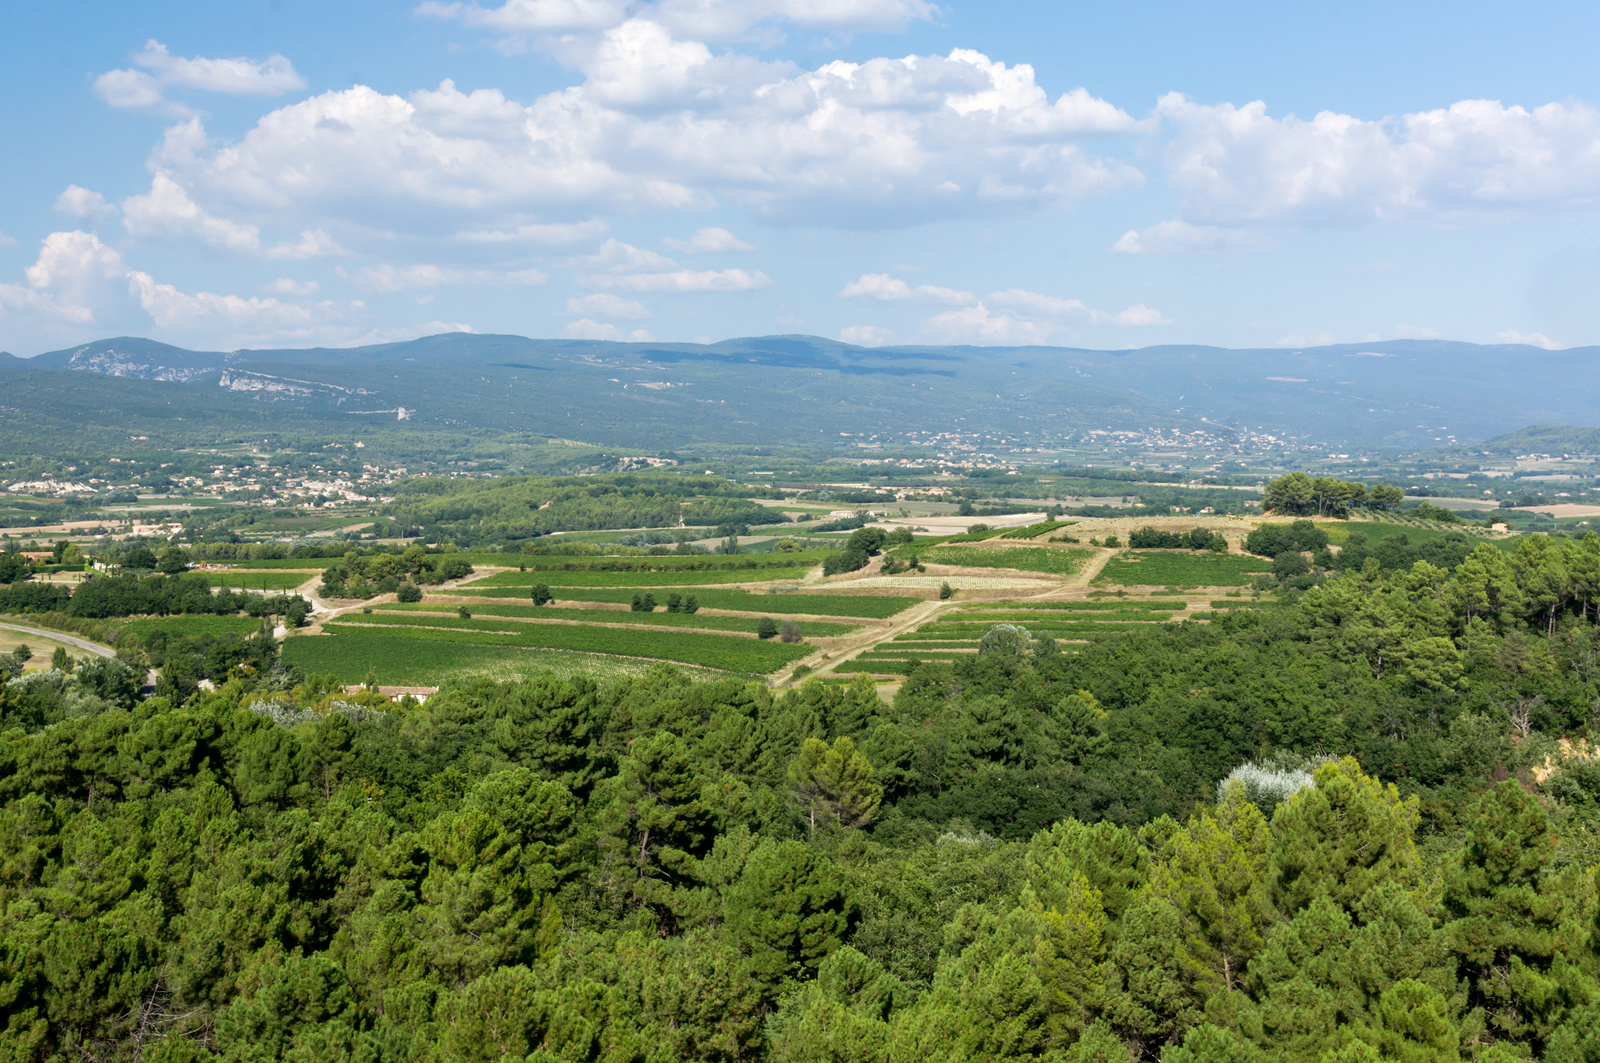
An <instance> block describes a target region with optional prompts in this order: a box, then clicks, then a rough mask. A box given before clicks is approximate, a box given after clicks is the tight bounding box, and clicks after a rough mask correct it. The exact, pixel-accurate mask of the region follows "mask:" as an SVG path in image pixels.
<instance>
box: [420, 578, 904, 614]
mask: <svg viewBox="0 0 1600 1063" xmlns="http://www.w3.org/2000/svg"><path fill="white" fill-rule="evenodd" d="M546 582H547V583H548V581H546ZM481 586H482V585H481V584H478V583H472V584H468V585H466V586H463V587H457V588H455V589H453V590H451V591H448V592H446V593H448V594H450V595H452V596H456V597H463V598H483V599H486V600H489V599H502V600H503V599H508V598H518V599H522V600H527V598H528V596H529V588H530V587H531V586H532V585H531V584H530V585H529V586H528V587H515V588H512V587H489V588H485V589H482V590H480V589H479V588H480V587H481ZM690 590H691V592H692V593H693V594H694V596H695V600H696V601H698V602H699V603H700V607H701V608H702V609H729V610H736V611H738V612H743V613H771V614H773V615H775V616H776V615H780V614H791V613H797V614H802V615H803V614H809V615H811V616H852V617H862V618H864V619H868V620H884V619H887V618H889V617H891V616H893V615H895V614H896V613H898V612H900V611H902V610H904V609H906V608H909V607H910V606H913V605H915V604H916V603H917V602H918V601H920V600H921V599H919V598H892V597H888V596H884V597H877V596H872V595H864V594H795V593H790V592H782V593H778V594H763V593H760V592H758V591H746V590H740V589H738V588H732V589H728V588H715V587H713V588H709V589H705V590H702V589H700V588H690ZM657 597H658V598H659V597H660V596H659V595H658V596H657ZM556 598H557V600H558V601H560V602H569V601H573V602H620V603H623V604H626V603H628V602H629V601H631V600H632V598H633V591H632V590H629V589H614V590H613V589H606V588H562V590H561V593H560V594H558V595H557V596H556Z"/></svg>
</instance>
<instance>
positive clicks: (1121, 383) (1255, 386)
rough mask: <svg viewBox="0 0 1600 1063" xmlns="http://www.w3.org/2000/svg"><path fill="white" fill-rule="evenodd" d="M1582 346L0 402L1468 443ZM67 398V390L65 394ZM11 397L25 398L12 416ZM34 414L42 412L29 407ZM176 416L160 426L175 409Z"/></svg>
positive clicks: (126, 371)
mask: <svg viewBox="0 0 1600 1063" xmlns="http://www.w3.org/2000/svg"><path fill="white" fill-rule="evenodd" d="M1597 365H1600V348H1596V347H1584V348H1576V349H1572V350H1565V351H1545V350H1541V349H1539V348H1535V347H1527V346H1518V345H1501V346H1479V345H1476V344H1469V343H1454V342H1449V341H1442V340H1437V341H1436V340H1391V341H1384V342H1373V343H1362V344H1342V345H1337V346H1327V347H1311V348H1303V349H1298V350H1294V349H1291V350H1283V349H1245V350H1229V349H1225V348H1219V347H1199V346H1163V347H1146V348H1143V349H1139V350H1126V351H1092V350H1077V349H1072V348H1060V347H931V346H929V347H875V348H867V347H856V346H853V345H851V344H847V343H840V342H837V341H833V340H826V339H819V338H817V337H814V336H764V337H755V338H749V339H736V340H727V341H724V342H722V343H714V344H704V345H702V344H688V343H607V342H599V341H591V340H535V339H526V338H524V337H520V336H494V335H488V336H485V335H476V334H467V333H447V334H444V335H439V336H429V337H425V338H423V339H418V340H412V341H409V342H405V343H387V344H379V345H375V346H369V347H356V348H347V349H330V348H309V349H293V350H240V351H229V352H221V351H189V350H184V349H182V348H178V347H172V346H169V345H167V344H163V343H157V342H155V341H153V340H147V339H140V338H135V337H119V338H115V339H108V340H101V341H97V342H95V343H88V344H83V345H82V346H79V347H73V348H71V349H68V350H62V351H53V352H51V353H49V354H42V355H39V356H38V357H36V358H30V359H18V358H13V357H11V356H0V373H3V374H4V376H3V377H0V382H6V383H5V388H6V394H7V395H9V396H10V398H9V399H7V398H0V407H3V408H4V409H5V412H6V413H7V414H8V416H9V415H11V414H13V413H20V414H25V415H29V416H34V417H45V418H51V419H53V420H54V421H55V422H56V423H58V424H63V425H64V424H66V423H70V422H71V420H72V419H73V418H79V419H84V420H85V421H87V423H89V424H91V425H92V424H95V423H96V422H97V419H98V420H104V419H106V418H114V419H116V420H117V430H119V431H120V430H121V426H122V424H123V423H124V421H123V419H124V418H128V417H132V418H135V419H144V420H147V421H148V420H154V421H161V420H164V419H175V418H178V417H184V418H186V419H188V420H189V421H191V422H193V421H198V422H205V423H221V422H227V423H232V421H234V420H238V421H239V424H240V429H241V430H244V428H245V427H246V426H255V427H259V426H269V425H270V426H278V427H284V426H288V425H296V426H301V427H306V428H311V427H313V426H315V425H318V424H326V423H327V421H328V420H329V419H330V418H331V419H334V420H336V421H338V422H340V423H342V424H344V425H346V426H348V425H349V423H350V420H349V418H350V417H352V416H359V417H385V416H386V417H389V418H394V419H399V418H400V416H401V414H400V412H399V411H401V410H404V411H406V415H407V417H409V419H410V420H411V422H412V426H413V427H415V428H419V429H420V428H439V427H448V428H455V429H468V430H479V429H481V430H491V431H521V432H528V433H535V434H543V435H548V436H556V437H567V438H578V439H583V440H585V441H588V442H594V443H599V444H602V445H606V446H629V447H648V448H653V449H670V448H672V447H674V446H677V445H681V444H684V443H690V442H707V443H740V444H752V443H763V442H770V443H800V442H811V443H823V442H827V443H830V444H837V443H839V442H841V440H842V438H848V439H850V440H855V439H858V438H859V437H862V436H872V435H874V434H876V435H877V436H879V438H880V439H882V440H884V441H886V442H900V441H904V440H905V438H906V434H907V433H909V432H920V433H925V434H934V433H940V432H955V433H961V434H964V435H967V436H969V437H970V436H972V435H975V434H987V435H991V436H1004V437H1007V438H1010V439H1012V440H1018V439H1020V440H1022V441H1023V442H1024V443H1026V441H1028V440H1029V439H1040V438H1042V437H1046V436H1049V437H1060V436H1064V435H1071V434H1081V433H1083V432H1087V431H1092V430H1098V431H1133V432H1149V431H1153V430H1182V431H1199V432H1204V433H1206V434H1207V435H1211V436H1226V435H1228V434H1229V433H1231V432H1234V431H1241V430H1247V431H1249V432H1251V433H1263V434H1269V435H1274V436H1278V437H1287V438H1290V439H1293V440H1296V441H1300V442H1314V443H1317V444H1321V445H1326V446H1335V447H1351V448H1385V449H1386V448H1415V447H1433V446H1438V445H1448V444H1450V443H1461V444H1465V443H1472V442H1476V441H1479V440H1483V439H1486V438H1489V437H1491V436H1496V435H1500V434H1502V433H1505V432H1509V431H1512V430H1515V429H1519V428H1521V427H1523V426H1526V425H1531V424H1542V425H1563V424H1594V423H1600V374H1597V373H1596V371H1595V370H1596V368H1597ZM69 380H70V381H71V385H70V386H69V385H68V383H67V382H68V381H69ZM23 396H31V398H29V399H28V401H27V402H25V403H23V404H22V405H20V406H19V405H18V400H19V399H21V398H22V397H23ZM41 403H42V404H52V403H53V406H54V410H53V412H52V411H49V410H42V409H39V408H38V407H39V404H41ZM180 411H181V412H180Z"/></svg>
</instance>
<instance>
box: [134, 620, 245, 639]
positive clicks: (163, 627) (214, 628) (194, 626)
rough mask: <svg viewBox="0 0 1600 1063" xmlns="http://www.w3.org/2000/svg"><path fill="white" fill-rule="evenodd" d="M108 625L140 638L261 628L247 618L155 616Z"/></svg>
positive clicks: (241, 632) (233, 632)
mask: <svg viewBox="0 0 1600 1063" xmlns="http://www.w3.org/2000/svg"><path fill="white" fill-rule="evenodd" d="M110 623H113V624H115V625H116V626H117V627H119V628H121V629H122V630H123V631H131V632H133V633H134V634H135V635H138V636H139V637H140V638H144V637H145V636H146V635H148V634H149V633H150V632H152V631H156V630H160V631H165V632H166V633H167V634H168V635H169V636H187V635H227V634H234V635H249V634H252V633H254V632H255V630H256V628H258V627H260V626H261V621H259V620H257V619H255V618H254V617H249V616H196V615H186V616H155V617H145V618H141V619H139V620H113V621H110Z"/></svg>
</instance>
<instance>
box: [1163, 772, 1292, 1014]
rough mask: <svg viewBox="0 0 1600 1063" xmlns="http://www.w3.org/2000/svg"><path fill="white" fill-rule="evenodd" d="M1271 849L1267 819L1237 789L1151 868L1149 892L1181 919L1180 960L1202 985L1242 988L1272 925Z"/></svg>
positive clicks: (1195, 822) (1182, 832) (1174, 840)
mask: <svg viewBox="0 0 1600 1063" xmlns="http://www.w3.org/2000/svg"><path fill="white" fill-rule="evenodd" d="M1271 845H1272V841H1271V837H1270V835H1269V833H1268V831H1267V823H1266V820H1265V818H1264V817H1263V816H1262V815H1261V812H1260V810H1259V809H1257V808H1256V807H1255V806H1254V805H1252V804H1250V802H1248V801H1246V800H1245V799H1244V795H1243V792H1242V790H1238V789H1236V790H1234V791H1231V792H1230V794H1229V799H1228V800H1226V801H1224V803H1223V804H1222V805H1221V806H1220V807H1219V808H1218V809H1217V814H1216V815H1215V816H1213V815H1212V814H1211V813H1210V812H1201V813H1199V814H1198V815H1196V816H1194V817H1192V818H1191V819H1190V820H1189V822H1188V823H1187V824H1186V825H1185V826H1184V827H1183V829H1181V830H1179V831H1178V832H1177V833H1176V834H1174V835H1173V836H1172V837H1171V838H1169V839H1168V840H1167V843H1166V844H1165V845H1164V846H1163V847H1162V850H1161V853H1160V855H1159V857H1158V858H1157V859H1156V861H1155V862H1154V864H1153V865H1152V866H1151V868H1150V891H1151V893H1153V894H1154V895H1155V896H1157V897H1160V898H1162V899H1163V900H1166V901H1167V902H1168V903H1170V904H1171V905H1172V907H1173V909H1174V910H1175V911H1176V912H1177V913H1178V915H1179V918H1180V920H1181V921H1182V927H1183V937H1182V940H1181V942H1180V949H1181V955H1182V957H1183V960H1182V962H1183V963H1184V964H1185V965H1186V966H1187V967H1188V968H1190V972H1189V977H1191V978H1193V979H1194V980H1196V981H1197V982H1200V983H1205V982H1210V983H1211V984H1213V985H1215V986H1216V987H1217V988H1218V989H1224V990H1233V989H1237V988H1240V987H1242V986H1243V984H1244V976H1245V968H1246V966H1247V964H1248V963H1249V961H1250V957H1252V956H1254V955H1255V954H1256V952H1258V951H1259V950H1260V948H1261V943H1262V936H1263V934H1264V933H1265V932H1266V929H1267V927H1268V926H1269V925H1270V923H1271V920H1272V905H1271V901H1270V899H1269V879H1268V872H1269V869H1270V867H1271V855H1272V854H1271Z"/></svg>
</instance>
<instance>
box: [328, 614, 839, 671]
mask: <svg viewBox="0 0 1600 1063" xmlns="http://www.w3.org/2000/svg"><path fill="white" fill-rule="evenodd" d="M373 619H375V617H374V616H362V615H360V614H357V616H356V618H353V619H351V620H337V621H332V622H330V623H328V624H325V625H324V630H326V631H330V632H335V633H339V632H350V631H354V632H356V633H360V634H369V635H370V634H373V633H374V629H373V626H367V627H363V626H361V625H362V623H363V622H367V621H371V620H373ZM430 619H431V618H430ZM474 623H476V622H475V621H460V620H455V621H453V622H452V621H449V620H442V621H440V622H439V623H438V624H437V625H434V624H430V625H429V626H427V627H420V626H409V627H387V631H388V632H389V633H390V635H391V637H392V638H395V639H415V640H417V641H421V642H462V643H475V644H478V645H497V646H530V647H539V648H542V649H555V650H580V651H582V652H585V653H614V654H619V655H621V656H626V657H651V658H655V659H657V660H664V661H679V662H682V663H684V664H698V665H703V666H705V667H707V668H723V669H727V670H729V671H735V672H770V671H773V670H774V669H776V668H780V667H782V666H783V665H785V664H787V663H789V662H790V661H792V660H795V659H797V658H800V657H803V656H805V655H806V654H807V653H810V652H811V650H810V648H809V647H807V646H805V645H803V644H801V645H787V644H784V643H781V642H778V641H777V640H775V639H768V640H765V641H763V640H758V639H747V638H735V637H732V636H728V635H712V634H700V633H698V632H687V631H628V630H624V629H621V628H603V627H589V626H586V625H578V624H518V625H516V627H517V630H516V631H514V632H510V633H499V632H495V631H483V630H471V629H463V628H458V627H455V626H454V625H455V624H464V625H471V624H474ZM374 626H378V625H374Z"/></svg>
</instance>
